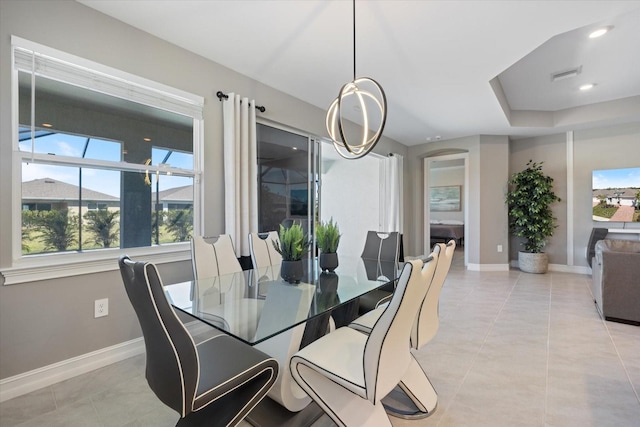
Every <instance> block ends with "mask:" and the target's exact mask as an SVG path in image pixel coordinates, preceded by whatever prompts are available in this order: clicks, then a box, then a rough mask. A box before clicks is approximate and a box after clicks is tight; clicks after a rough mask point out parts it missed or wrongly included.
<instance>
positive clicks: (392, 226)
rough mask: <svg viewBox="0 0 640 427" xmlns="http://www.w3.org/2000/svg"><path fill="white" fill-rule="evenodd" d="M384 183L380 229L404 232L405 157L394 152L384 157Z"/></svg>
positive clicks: (381, 197)
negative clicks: (403, 179) (403, 178)
mask: <svg viewBox="0 0 640 427" xmlns="http://www.w3.org/2000/svg"><path fill="white" fill-rule="evenodd" d="M381 166H382V173H381V174H380V176H381V180H382V183H381V184H382V185H381V192H380V215H381V221H380V223H381V225H382V229H381V230H380V231H384V232H392V231H397V232H399V233H403V224H402V222H403V221H402V217H403V211H404V209H403V205H404V195H403V191H402V189H403V187H404V186H403V182H402V175H403V157H402V156H401V155H400V154H396V153H392V154H389V155H388V156H387V157H385V158H384V159H382V162H381Z"/></svg>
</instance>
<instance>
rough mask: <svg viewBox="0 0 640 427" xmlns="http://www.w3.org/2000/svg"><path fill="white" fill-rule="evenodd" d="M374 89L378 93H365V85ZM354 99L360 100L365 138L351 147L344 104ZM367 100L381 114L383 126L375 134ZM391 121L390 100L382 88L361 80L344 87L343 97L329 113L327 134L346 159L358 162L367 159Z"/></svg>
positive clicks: (341, 90)
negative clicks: (388, 109)
mask: <svg viewBox="0 0 640 427" xmlns="http://www.w3.org/2000/svg"><path fill="white" fill-rule="evenodd" d="M363 83H364V84H365V85H372V86H373V87H374V88H375V91H376V92H377V93H372V92H371V91H369V90H365V89H364V88H363V87H362V84H363ZM351 96H355V97H356V98H357V100H358V103H357V105H358V106H359V110H360V112H361V114H362V137H361V139H360V141H359V143H350V142H349V141H348V139H347V137H346V134H345V129H344V117H343V114H342V112H343V108H342V105H343V101H344V100H345V99H346V98H348V97H351ZM365 98H367V99H369V100H371V101H372V105H373V106H375V107H377V109H378V110H379V113H380V123H379V124H378V127H377V129H376V130H375V131H374V132H373V133H372V131H371V129H370V128H369V126H370V125H371V123H370V122H369V111H368V110H367V103H366V102H365ZM386 119H387V97H386V95H385V93H384V90H383V89H382V86H380V84H378V82H376V81H375V80H373V79H372V78H369V77H360V78H357V79H354V80H353V81H352V82H349V83H347V84H345V85H344V86H342V88H341V89H340V94H339V95H338V97H337V98H336V99H335V100H334V101H333V102H332V103H331V106H330V107H329V109H328V110H327V116H326V126H327V132H328V133H329V136H330V137H331V139H332V141H333V145H334V147H335V149H336V151H337V152H338V154H340V155H341V156H342V157H344V158H346V159H357V158H360V157H363V156H365V155H367V154H368V153H369V152H370V151H371V150H372V149H373V148H374V147H375V146H376V144H377V143H378V141H379V140H380V138H381V136H382V132H383V131H384V126H385V123H386Z"/></svg>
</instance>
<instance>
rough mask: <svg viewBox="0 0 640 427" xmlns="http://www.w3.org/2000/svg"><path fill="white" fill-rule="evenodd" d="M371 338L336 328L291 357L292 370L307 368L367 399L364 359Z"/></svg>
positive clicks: (353, 331)
mask: <svg viewBox="0 0 640 427" xmlns="http://www.w3.org/2000/svg"><path fill="white" fill-rule="evenodd" d="M367 339H368V336H367V335H365V334H363V333H360V332H358V331H356V330H355V329H351V328H347V327H343V328H339V329H336V330H335V331H333V332H331V333H330V334H328V335H325V336H323V337H322V338H321V339H320V340H318V341H315V342H313V343H311V344H309V345H308V346H306V347H305V348H303V349H302V350H300V351H299V352H298V353H296V354H295V355H294V356H293V357H292V358H291V370H292V371H293V370H295V369H296V365H297V364H298V363H300V364H303V365H306V366H308V367H310V368H312V369H314V370H316V371H318V372H321V373H322V374H323V375H324V376H326V377H327V378H329V379H330V380H332V381H334V382H336V383H337V384H340V385H341V386H342V387H344V388H346V389H347V390H349V391H351V392H352V393H354V394H357V395H358V396H360V397H362V398H363V399H366V398H367V394H366V390H365V384H364V368H363V365H362V359H363V357H364V348H365V345H366V343H367Z"/></svg>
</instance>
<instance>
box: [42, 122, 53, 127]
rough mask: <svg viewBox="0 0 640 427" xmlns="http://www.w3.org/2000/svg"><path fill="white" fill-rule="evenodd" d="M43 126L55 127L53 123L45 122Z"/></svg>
mask: <svg viewBox="0 0 640 427" xmlns="http://www.w3.org/2000/svg"><path fill="white" fill-rule="evenodd" d="M42 126H43V127H46V128H52V127H53V125H52V124H51V123H43V124H42Z"/></svg>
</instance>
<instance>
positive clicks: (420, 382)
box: [349, 240, 456, 418]
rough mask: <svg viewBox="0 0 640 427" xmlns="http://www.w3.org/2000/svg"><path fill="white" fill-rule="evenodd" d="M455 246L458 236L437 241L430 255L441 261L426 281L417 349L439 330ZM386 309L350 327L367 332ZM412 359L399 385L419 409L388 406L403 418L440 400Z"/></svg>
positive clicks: (414, 346) (419, 413)
mask: <svg viewBox="0 0 640 427" xmlns="http://www.w3.org/2000/svg"><path fill="white" fill-rule="evenodd" d="M455 250H456V242H455V240H450V241H449V242H448V243H447V244H446V245H445V244H444V243H437V244H436V245H434V249H433V252H432V254H431V255H432V256H433V255H434V254H438V262H437V264H436V267H435V273H434V275H433V280H431V282H430V283H425V284H424V285H425V286H426V287H427V290H426V294H425V296H424V299H423V300H422V303H421V304H420V308H419V310H418V314H417V315H416V318H415V321H414V324H413V328H412V330H411V347H412V349H413V350H416V351H417V350H420V349H421V348H422V347H424V346H425V345H426V344H427V343H428V342H429V341H431V340H432V339H433V337H434V336H435V335H436V333H437V331H438V327H439V324H440V323H439V322H440V320H439V316H438V314H439V313H438V305H439V304H438V303H439V301H440V293H441V290H442V286H443V285H444V282H445V280H446V278H447V275H448V274H449V270H450V268H451V261H452V259H453V255H454V253H455ZM385 309H386V306H384V305H383V306H380V307H378V308H376V309H375V310H372V311H370V312H368V313H366V314H364V315H362V316H360V317H359V318H357V319H356V320H354V321H353V322H351V324H349V327H351V328H353V329H356V330H358V331H360V332H363V333H365V334H368V333H371V330H372V329H373V327H374V325H375V324H376V322H377V321H378V319H379V318H380V316H382V314H383V313H384V310H385ZM412 359H413V360H412V363H411V366H410V368H409V370H408V371H407V373H406V374H405V375H404V377H403V378H402V380H401V381H400V382H399V383H398V386H399V387H400V389H402V391H403V392H404V393H405V395H406V396H407V397H408V398H410V399H411V400H412V401H413V403H414V405H415V407H416V409H417V411H407V410H399V409H396V408H393V407H389V406H388V407H387V410H388V411H390V412H392V413H393V414H394V415H396V416H400V417H402V418H421V417H424V416H427V415H429V414H431V413H432V412H433V411H434V410H435V408H436V406H437V403H438V395H437V393H436V391H435V389H434V388H433V385H432V384H431V382H430V381H429V378H428V377H427V375H426V374H425V372H424V370H423V369H422V368H421V367H420V365H419V364H418V362H417V360H415V358H414V357H413V356H412Z"/></svg>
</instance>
